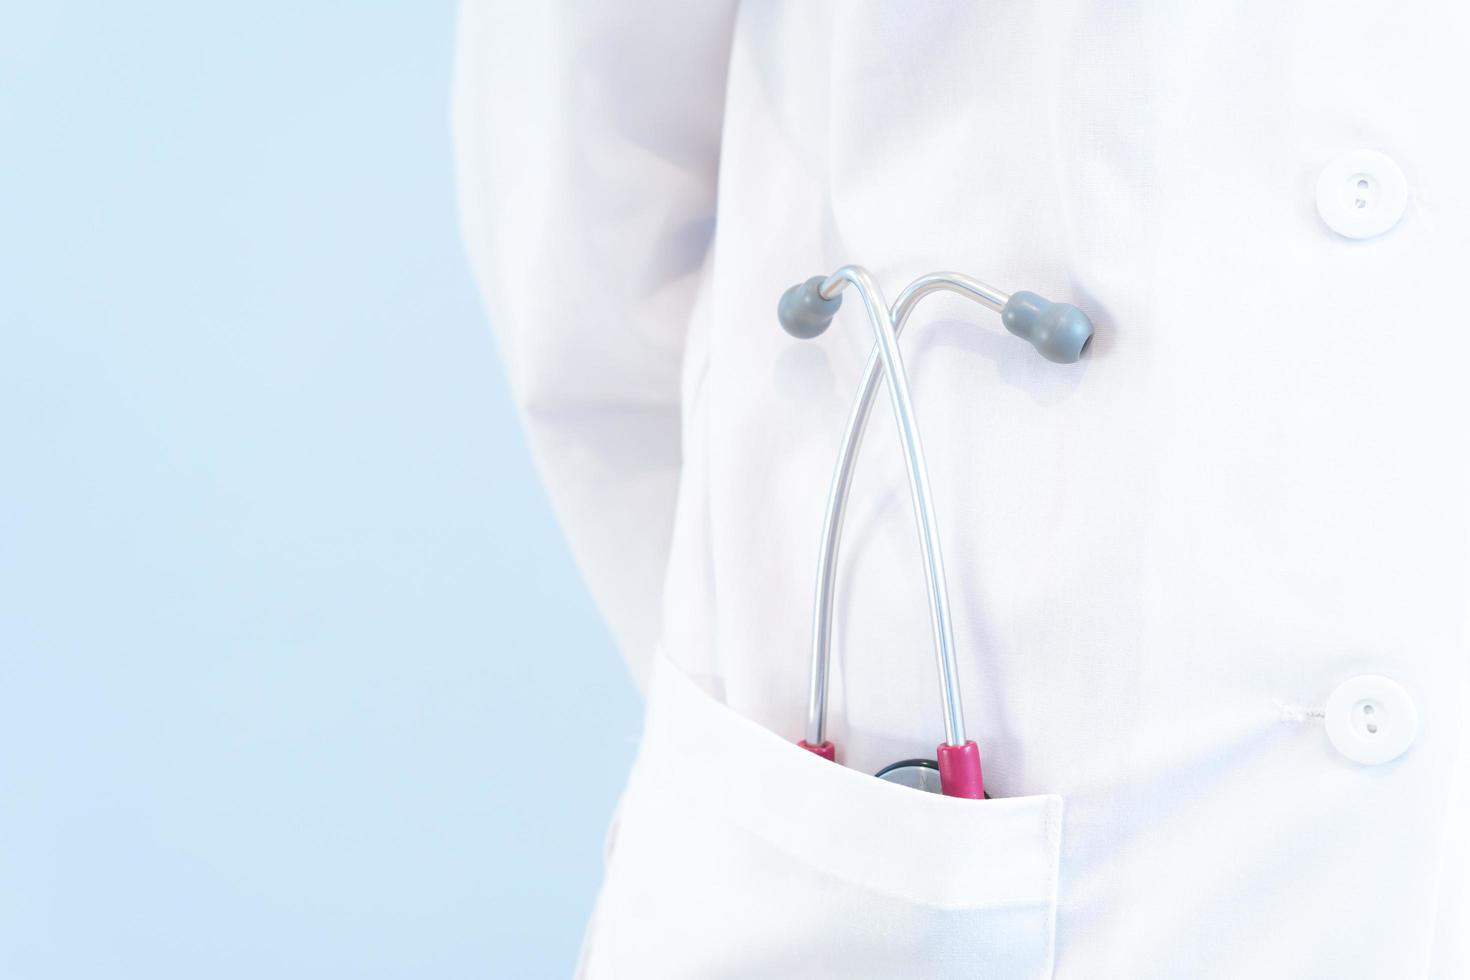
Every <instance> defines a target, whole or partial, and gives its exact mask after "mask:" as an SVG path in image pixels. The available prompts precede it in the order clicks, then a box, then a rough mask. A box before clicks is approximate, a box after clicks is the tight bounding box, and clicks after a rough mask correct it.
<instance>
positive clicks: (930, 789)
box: [873, 759, 944, 793]
mask: <svg viewBox="0 0 1470 980" xmlns="http://www.w3.org/2000/svg"><path fill="white" fill-rule="evenodd" d="M873 775H875V776H877V777H878V778H879V779H881V780H883V781H884V782H885V783H897V784H898V785H900V786H907V787H909V788H910V789H919V790H923V791H924V792H925V793H943V792H944V787H942V786H941V785H940V783H939V763H937V762H935V761H934V760H933V759H904V760H903V761H902V762H895V763H894V764H893V765H891V766H884V767H883V768H882V769H879V770H878V771H877V772H875V773H874V774H873Z"/></svg>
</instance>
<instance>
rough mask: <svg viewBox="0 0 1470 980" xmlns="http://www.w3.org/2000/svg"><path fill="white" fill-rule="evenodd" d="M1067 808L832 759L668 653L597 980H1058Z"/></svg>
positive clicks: (590, 965)
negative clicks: (960, 790)
mask: <svg viewBox="0 0 1470 980" xmlns="http://www.w3.org/2000/svg"><path fill="white" fill-rule="evenodd" d="M1061 813H1062V801H1061V798H1060V797H1057V796H1032V797H1024V798H1019V799H1002V800H988V801H979V800H956V799H950V798H948V797H943V796H936V795H931V794H927V793H922V792H919V791H918V790H914V789H909V788H906V787H902V786H896V785H892V784H890V783H885V782H883V781H881V780H878V779H875V778H873V777H872V776H870V775H867V774H865V773H860V772H854V771H852V770H850V769H845V768H843V767H841V766H838V765H834V764H833V763H830V762H827V761H825V760H823V759H819V758H817V757H816V756H814V755H811V754H810V753H808V752H805V751H803V750H802V749H800V748H797V747H796V746H795V745H792V744H789V743H787V742H786V741H784V740H783V739H781V738H780V737H778V736H776V735H775V734H773V733H771V732H769V731H767V730H766V729H764V728H762V727H760V726H759V725H756V724H755V723H753V722H751V721H749V720H747V719H745V718H743V717H741V716H740V715H738V714H736V713H735V712H733V711H731V710H730V709H729V708H727V707H726V706H724V705H723V704H720V703H719V702H718V701H716V700H715V699H714V698H712V697H710V696H709V695H708V694H707V693H705V692H704V691H703V690H701V689H700V688H699V687H698V686H697V685H696V684H695V683H694V682H693V681H691V680H690V679H689V678H687V677H685V676H684V675H683V674H682V673H681V672H680V671H679V670H678V669H677V668H676V667H674V666H673V665H672V664H671V663H669V662H668V661H667V660H666V659H665V658H663V657H660V658H659V662H658V664H657V666H656V667H655V671H654V676H653V680H652V683H651V685H650V689H649V706H648V719H647V723H646V725H645V729H644V736H643V744H642V747H641V748H640V750H639V756H638V762H637V763H636V765H635V766H634V769H633V775H632V777H631V779H630V780H629V784H628V788H627V791H626V793H625V794H624V797H623V802H622V805H621V808H620V816H619V828H618V836H617V841H616V844H615V846H614V848H613V851H612V854H611V859H610V861H609V864H608V868H607V876H606V879H605V881H604V884H603V890H602V894H601V896H600V897H599V900H598V909H597V914H596V916H595V919H594V921H593V923H592V925H591V927H590V929H589V933H588V936H587V942H586V949H585V958H584V961H583V962H584V966H583V973H584V975H585V976H587V977H589V978H592V980H603V978H608V977H622V978H639V980H657V978H664V977H669V978H673V977H678V978H684V980H692V978H701V977H731V978H733V977H803V978H811V977H842V978H849V980H855V978H864V977H885V978H886V977H966V978H970V977H986V978H990V980H1021V978H1025V980H1033V978H1038V977H1042V978H1044V977H1050V976H1051V973H1052V949H1053V927H1054V923H1055V918H1056V895H1057V864H1058V856H1059V852H1060V838H1061Z"/></svg>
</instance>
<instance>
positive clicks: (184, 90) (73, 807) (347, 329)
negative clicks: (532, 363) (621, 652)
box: [0, 2, 639, 980]
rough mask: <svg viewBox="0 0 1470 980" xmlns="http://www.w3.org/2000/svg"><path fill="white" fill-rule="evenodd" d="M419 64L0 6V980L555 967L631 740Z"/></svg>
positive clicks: (438, 109) (335, 36) (426, 22)
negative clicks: (481, 301)
mask: <svg viewBox="0 0 1470 980" xmlns="http://www.w3.org/2000/svg"><path fill="white" fill-rule="evenodd" d="M452 43H453V9H452V5H451V4H449V3H444V2H435V3H422V2H419V3H397V4H384V3H378V4H365V3H351V4H349V3H307V4H295V3H282V2H264V3H257V4H243V5H219V4H198V3H185V2H174V3H142V2H135V3H103V2H92V3H68V4H63V3H56V4H52V3H26V4H22V3H18V2H8V3H5V4H4V5H3V8H0V977H4V978H5V980H34V978H53V977H67V978H71V977H77V978H88V980H92V978H112V977H139V978H145V977H146V978H149V980H159V978H173V977H179V978H184V977H187V978H190V980H199V978H211V980H212V978H231V977H249V978H252V980H254V978H261V977H313V978H316V977H331V978H337V977H416V978H436V980H438V978H454V977H471V976H474V977H539V976H565V975H567V974H569V973H570V971H571V969H572V966H573V963H574V961H575V957H576V952H577V943H578V939H579V937H580V933H581V928H582V924H583V921H584V919H585V916H586V914H587V913H588V911H589V910H590V907H591V901H592V896H593V893H594V889H595V887H596V882H597V879H598V875H599V870H600V869H599V861H600V857H601V847H602V836H603V831H604V828H605V826H606V822H607V819H608V815H609V813H610V812H611V808H612V806H613V802H614V799H615V797H616V793H617V791H618V788H619V787H620V786H621V783H622V780H623V778H624V775H625V773H626V769H627V766H628V764H629V762H630V761H631V758H632V753H633V749H634V738H635V733H636V731H637V728H638V710H639V709H638V704H637V700H636V695H635V694H634V692H633V689H632V686H631V684H630V683H629V681H628V680H627V677H626V675H625V673H624V670H623V667H622V665H621V663H620V661H619V660H618V658H617V656H616V654H615V652H614V650H613V648H612V644H611V641H610V639H609V637H608V635H607V633H606V631H605V629H604V627H603V626H602V624H601V622H600V621H599V620H598V618H597V616H596V613H595V611H594V610H593V608H592V606H591V604H590V601H589V599H588V598H587V595H586V593H585V591H584V589H583V587H582V586H581V584H580V583H579V581H578V580H577V579H576V575H575V571H574V569H573V567H572V565H571V562H570V559H569V558H568V554H567V550H566V547H565V544H564V542H563V541H562V539H561V537H560V534H559V532H558V530H557V529H556V526H555V524H554V521H553V519H552V516H551V514H550V512H549V510H548V507H547V505H546V503H545V501H544V498H543V495H542V492H541V490H540V488H539V487H538V485H537V483H536V480H535V476H534V474H533V472H532V470H531V468H530V462H529V459H528V457H527V453H526V450H525V446H524V442H523V440H522V437H521V434H520V432H519V431H518V429H517V425H516V421H515V418H514V416H513V414H512V409H511V406H510V403H509V400H508V396H507V393H506V390H505V387H504V382H503V379H502V376H501V374H500V369H499V366H498V365H497V363H496V361H495V353H494V346H493V343H492V339H491V337H490V334H489V330H488V327H487V325H486V324H485V322H484V319H483V316H482V313H481V310H480V307H479V305H478V298H477V296H476V295H475V293H474V289H473V286H472V283H471V280H470V277H469V273H468V271H467V269H466V263H465V260H464V258H463V256H462V253H461V249H460V243H459V240H458V237H457V235H458V232H457V229H456V225H455V218H454V210H453V208H454V202H453V188H452V180H451V169H450V147H449V133H448V98H449V81H450V70H451V57H452ZM568 733H570V734H568ZM569 755H575V756H577V757H578V759H579V765H580V767H581V768H583V769H585V770H587V771H590V772H591V773H592V774H593V776H592V778H591V779H590V781H586V782H582V781H575V782H574V781H569V780H567V779H565V778H562V777H561V771H562V770H563V767H564V765H565V764H564V762H563V761H562V760H564V759H565V758H566V757H568V756H569Z"/></svg>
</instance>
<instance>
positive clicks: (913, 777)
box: [776, 265, 1092, 799]
mask: <svg viewBox="0 0 1470 980" xmlns="http://www.w3.org/2000/svg"><path fill="white" fill-rule="evenodd" d="M848 286H852V287H853V288H854V289H856V290H857V292H858V295H859V297H861V299H862V302H863V307H864V310H865V311H866V313H867V316H868V322H869V324H870V325H871V326H872V328H873V336H874V340H875V341H876V343H875V344H874V349H873V352H872V353H871V354H870V355H869V356H868V362H867V364H866V365H865V366H864V368H863V378H862V382H861V383H860V386H859V390H858V395H857V398H856V399H855V400H854V402H853V406H852V410H851V412H850V413H849V415H848V419H847V431H846V433H845V434H844V436H843V441H842V448H841V450H840V451H839V452H838V455H837V464H836V466H835V467H834V469H833V473H832V485H831V488H830V489H829V491H828V493H827V510H826V516H825V518H824V520H823V525H822V548H821V551H820V552H819V553H818V558H817V579H816V599H815V603H814V608H813V615H812V636H811V654H812V662H811V688H810V694H809V698H808V701H807V730H806V737H805V738H804V739H802V740H801V742H800V743H799V744H800V745H801V746H802V747H803V748H806V749H808V750H809V751H811V752H814V753H816V754H817V755H820V756H822V757H823V758H826V759H831V760H834V761H835V759H836V748H835V747H834V746H833V744H832V743H831V742H830V741H828V740H827V738H826V724H827V679H828V673H829V667H830V664H831V660H832V595H833V581H834V578H835V575H836V562H837V545H838V541H839V539H840V537H841V533H842V519H843V515H844V512H845V510H846V508H847V498H848V492H849V490H850V489H851V487H852V474H853V465H854V463H855V461H856V456H857V448H858V445H859V443H860V442H861V441H862V436H863V431H864V429H865V428H866V427H867V422H868V415H869V414H870V412H871V411H872V405H873V396H874V394H875V392H876V390H877V387H878V372H879V371H880V370H881V371H882V372H883V375H884V377H885V379H886V380H887V382H888V395H889V401H890V403H891V404H892V406H893V416H894V420H895V422H896V423H897V425H898V432H899V441H900V443H901V445H902V448H903V452H904V462H905V466H906V469H907V472H908V478H909V495H910V497H911V499H912V502H913V507H914V517H915V520H916V521H917V523H918V529H919V542H920V546H921V549H922V552H923V557H924V572H925V575H924V582H925V587H926V590H927V592H928V597H929V612H930V621H931V625H932V627H933V639H934V654H935V660H936V661H937V664H938V668H939V688H940V694H941V697H942V699H943V703H944V742H943V744H941V745H940V746H939V748H938V753H937V754H938V761H937V762H935V763H930V762H929V760H908V761H906V762H901V763H895V764H894V765H892V766H888V767H886V768H885V769H883V770H882V771H880V773H879V774H878V775H879V776H880V777H881V778H884V779H887V780H888V781H890V782H900V783H903V784H904V785H910V786H914V787H915V788H919V789H930V790H931V791H933V788H934V785H935V782H936V781H935V780H934V778H933V777H931V776H927V775H926V774H925V773H927V772H928V771H929V767H930V766H931V765H932V766H933V768H934V770H935V771H937V772H938V774H939V778H938V780H937V783H938V787H939V791H940V792H943V793H944V794H945V795H947V796H960V797H967V798H970V799H981V798H983V797H984V796H985V786H984V779H983V777H982V775H981V770H980V752H979V748H978V747H977V746H976V745H975V743H974V742H973V741H971V740H969V739H967V738H966V737H965V719H964V711H963V708H962V705H961V703H960V693H959V681H958V671H957V668H956V665H955V654H954V629H953V627H952V625H951V623H950V615H949V597H948V591H947V586H946V583H945V577H944V556H943V555H942V554H941V551H940V546H939V535H938V531H937V529H936V527H935V520H934V504H933V500H932V498H931V494H930V492H929V475H928V467H927V466H926V464H925V462H924V448H923V445H922V443H921V442H920V439H919V430H918V424H917V422H916V421H915V418H914V408H913V403H912V399H911V398H910V396H909V387H908V378H907V376H906V375H905V373H904V370H903V362H902V359H901V358H900V356H899V352H898V334H899V333H900V332H901V331H902V330H903V327H904V324H905V323H907V322H908V318H909V315H910V314H911V313H912V312H913V310H914V307H915V306H916V305H917V304H918V302H919V300H921V299H923V298H924V297H925V296H927V295H929V294H930V293H934V292H939V291H947V292H953V293H958V294H960V295H961V296H964V297H966V298H968V299H971V300H974V301H975V302H977V303H979V304H980V305H982V306H985V307H987V308H989V309H991V310H994V311H995V312H997V313H999V314H1000V316H1001V322H1002V323H1003V324H1004V325H1005V327H1006V329H1007V330H1009V331H1010V332H1011V333H1013V334H1015V335H1016V336H1018V337H1022V338H1024V339H1025V340H1027V341H1029V342H1030V343H1031V345H1032V346H1034V347H1035V348H1036V349H1037V351H1039V352H1040V353H1041V355H1042V356H1043V357H1045V358H1046V359H1047V360H1049V361H1055V362H1057V363H1059V364H1070V363H1072V362H1074V361H1077V360H1078V359H1080V358H1081V357H1082V355H1083V354H1084V353H1085V352H1086V350H1087V347H1088V344H1089V343H1090V342H1091V340H1092V322H1091V321H1090V320H1088V318H1087V315H1086V314H1085V313H1083V312H1082V311H1081V310H1079V309H1077V307H1075V306H1071V305H1069V304H1066V303H1052V302H1050V301H1048V300H1045V299H1043V298H1041V297H1040V296H1038V295H1036V294H1035V293H1028V292H1018V293H1014V294H1010V295H1008V294H1006V293H1003V292H1001V291H1000V290H998V289H995V288H993V287H991V286H987V285H986V284H985V283H983V282H980V281H979V280H976V279H971V278H970V277H969V276H964V275H960V274H959V273H954V272H936V273H932V274H930V275H927V276H922V277H920V278H919V279H916V280H914V281H913V282H912V283H910V284H909V286H908V287H907V288H906V289H905V290H904V291H903V292H902V293H900V294H899V297H898V301H897V302H896V303H894V304H893V308H892V309H891V310H890V309H889V307H888V306H887V304H886V303H885V301H884V299H883V294H882V292H881V291H880V290H879V288H878V284H877V283H876V282H875V281H874V280H873V277H872V274H871V273H869V272H868V271H867V270H866V269H863V268H862V267H860V266H852V265H847V266H843V267H842V268H840V269H838V270H837V271H836V272H834V273H832V274H831V275H830V276H827V277H825V278H823V277H821V276H815V277H813V278H811V279H808V280H807V281H806V282H803V283H800V284H798V285H795V286H792V287H791V288H790V289H788V290H786V292H785V293H783V294H782V295H781V300H780V302H779V303H778V304H777V306H776V315H777V317H778V318H779V319H780V321H781V326H782V327H783V328H784V329H785V330H786V332H787V333H789V334H791V335H792V336H793V337H799V338H802V339H811V338H813V337H817V336H820V335H821V334H822V332H823V331H825V330H826V329H827V327H828V326H830V325H831V323H832V319H833V317H835V316H836V315H837V311H838V310H839V309H841V307H842V291H843V290H844V289H845V288H847V287H848ZM921 770H922V771H921Z"/></svg>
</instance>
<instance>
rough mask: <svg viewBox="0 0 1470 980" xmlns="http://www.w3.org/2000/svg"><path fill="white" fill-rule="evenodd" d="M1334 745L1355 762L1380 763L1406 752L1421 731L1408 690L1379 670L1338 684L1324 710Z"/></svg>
mask: <svg viewBox="0 0 1470 980" xmlns="http://www.w3.org/2000/svg"><path fill="white" fill-rule="evenodd" d="M1324 714H1325V718H1324V720H1325V722H1326V726H1327V738H1328V741H1330V742H1331V743H1332V747H1333V748H1335V749H1337V751H1338V752H1340V753H1342V755H1343V756H1345V757H1346V758H1348V759H1351V760H1352V761H1353V762H1361V763H1363V764H1364V765H1370V766H1372V765H1377V764H1379V763H1380V762H1389V761H1391V760H1393V759H1397V758H1398V757H1399V756H1401V755H1403V754H1404V751H1405V750H1407V749H1408V747H1409V746H1410V745H1412V744H1413V742H1414V736H1415V735H1416V734H1418V731H1419V717H1418V715H1417V714H1416V713H1415V711H1414V701H1413V699H1412V698H1410V697H1409V692H1408V691H1406V690H1404V689H1403V687H1402V686H1400V685H1399V684H1398V683H1397V682H1395V681H1391V680H1389V679H1388V678H1387V677H1383V676H1380V675H1378V674H1363V675H1362V676H1359V677H1354V678H1353V679H1352V680H1348V681H1344V682H1343V683H1341V684H1339V685H1338V686H1337V690H1335V691H1333V692H1332V694H1331V696H1329V697H1328V698H1327V708H1326V710H1325V712H1324Z"/></svg>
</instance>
